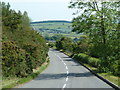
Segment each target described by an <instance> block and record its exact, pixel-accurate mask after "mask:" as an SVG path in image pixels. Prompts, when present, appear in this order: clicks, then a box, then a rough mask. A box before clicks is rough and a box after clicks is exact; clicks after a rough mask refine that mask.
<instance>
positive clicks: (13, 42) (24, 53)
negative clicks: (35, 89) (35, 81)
mask: <svg viewBox="0 0 120 90" xmlns="http://www.w3.org/2000/svg"><path fill="white" fill-rule="evenodd" d="M0 6H2V84H4V83H5V82H7V81H6V80H8V85H9V83H11V84H12V82H13V81H14V80H15V78H17V81H19V80H20V79H22V78H24V79H25V78H27V77H29V76H31V75H34V69H37V68H40V67H41V66H42V65H43V64H44V63H48V60H47V59H46V58H47V57H48V54H47V53H48V46H47V45H46V41H45V40H44V38H43V37H42V36H41V35H40V34H39V33H38V32H37V31H35V30H32V28H31V27H30V19H29V17H28V15H27V12H26V11H25V12H24V13H21V12H20V11H18V12H16V11H15V10H12V9H10V5H9V3H8V4H5V3H4V2H0ZM45 66H46V65H45ZM45 66H42V67H45ZM40 71H41V70H40ZM31 77H32V76H31ZM12 79H13V81H12V82H9V80H12ZM17 81H16V80H15V81H14V82H16V83H14V84H15V85H16V84H17V83H18V82H17ZM23 83H24V80H23ZM13 86H14V85H13ZM7 87H9V86H5V85H3V87H2V88H7Z"/></svg>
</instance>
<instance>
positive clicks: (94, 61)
mask: <svg viewBox="0 0 120 90" xmlns="http://www.w3.org/2000/svg"><path fill="white" fill-rule="evenodd" d="M73 58H75V59H77V60H80V61H81V62H83V63H87V64H89V65H91V66H93V67H99V66H100V64H101V60H100V59H97V58H93V57H90V56H88V55H86V54H83V53H79V54H75V55H74V56H73Z"/></svg>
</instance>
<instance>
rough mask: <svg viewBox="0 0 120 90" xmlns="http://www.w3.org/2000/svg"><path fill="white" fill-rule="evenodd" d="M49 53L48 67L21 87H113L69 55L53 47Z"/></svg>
mask: <svg viewBox="0 0 120 90" xmlns="http://www.w3.org/2000/svg"><path fill="white" fill-rule="evenodd" d="M48 54H49V57H50V65H49V66H48V68H47V69H46V70H44V71H43V72H42V73H41V74H40V75H39V76H38V77H37V78H35V79H34V80H32V81H30V82H28V83H26V84H24V85H22V86H20V87H19V88H63V89H64V88H112V87H111V86H109V85H108V84H106V83H105V82H103V81H102V80H100V79H99V78H97V77H96V76H95V75H93V74H92V73H91V72H90V71H89V70H87V69H86V68H85V67H83V66H82V65H81V64H79V63H77V62H75V61H74V60H73V59H72V58H70V57H68V56H67V55H65V54H63V53H61V52H59V51H57V50H53V49H50V50H49V53H48ZM112 90H113V89H112Z"/></svg>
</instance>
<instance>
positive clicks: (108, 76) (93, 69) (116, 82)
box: [84, 64, 120, 87]
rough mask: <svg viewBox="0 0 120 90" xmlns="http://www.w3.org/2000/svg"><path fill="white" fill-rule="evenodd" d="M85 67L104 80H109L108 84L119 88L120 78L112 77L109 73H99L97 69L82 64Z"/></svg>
mask: <svg viewBox="0 0 120 90" xmlns="http://www.w3.org/2000/svg"><path fill="white" fill-rule="evenodd" d="M84 65H85V66H86V67H88V68H90V69H91V70H92V71H94V72H95V73H97V74H98V75H99V76H101V77H103V78H105V79H106V80H109V81H110V82H112V83H114V84H115V85H117V86H119V87H120V77H118V76H114V75H112V74H111V73H99V72H98V70H97V68H95V67H92V66H90V65H88V64H84Z"/></svg>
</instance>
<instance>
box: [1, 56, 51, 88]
mask: <svg viewBox="0 0 120 90" xmlns="http://www.w3.org/2000/svg"><path fill="white" fill-rule="evenodd" d="M49 63H50V62H49V59H48V58H47V60H46V62H45V63H44V64H42V65H41V66H40V67H38V68H37V69H34V70H33V73H32V74H30V75H29V76H27V77H24V78H18V77H14V78H3V80H2V82H0V84H2V90H9V89H10V88H14V87H15V88H17V87H18V86H19V85H21V84H24V83H26V82H29V81H31V80H33V79H34V78H36V77H37V76H38V75H39V74H40V73H41V72H42V71H43V70H45V69H46V68H47V66H48V65H49ZM0 89H1V88H0Z"/></svg>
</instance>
